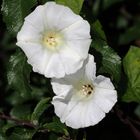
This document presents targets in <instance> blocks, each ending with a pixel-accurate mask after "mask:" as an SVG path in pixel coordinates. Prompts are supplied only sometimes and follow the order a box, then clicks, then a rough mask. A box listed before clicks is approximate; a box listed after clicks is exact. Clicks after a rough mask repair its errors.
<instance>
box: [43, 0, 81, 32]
mask: <svg viewBox="0 0 140 140" xmlns="http://www.w3.org/2000/svg"><path fill="white" fill-rule="evenodd" d="M48 11H49V12H48ZM45 17H46V20H45V21H46V24H47V25H48V26H49V28H50V29H57V30H62V29H64V28H66V27H68V26H70V25H71V24H73V23H75V22H76V21H78V20H81V19H82V18H81V17H80V16H79V15H76V14H74V13H73V12H72V10H71V9H70V8H68V7H66V6H63V5H59V4H55V3H54V2H47V3H46V5H45Z"/></svg>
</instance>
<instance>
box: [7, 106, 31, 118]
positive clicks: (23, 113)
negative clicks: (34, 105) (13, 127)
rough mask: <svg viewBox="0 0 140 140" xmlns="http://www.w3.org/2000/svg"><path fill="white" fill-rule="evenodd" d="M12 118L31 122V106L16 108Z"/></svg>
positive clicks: (12, 111) (12, 112) (11, 113)
mask: <svg viewBox="0 0 140 140" xmlns="http://www.w3.org/2000/svg"><path fill="white" fill-rule="evenodd" d="M10 115H11V117H13V118H17V119H22V120H30V117H31V106H30V105H18V106H15V107H14V108H13V109H12V110H11V112H10Z"/></svg>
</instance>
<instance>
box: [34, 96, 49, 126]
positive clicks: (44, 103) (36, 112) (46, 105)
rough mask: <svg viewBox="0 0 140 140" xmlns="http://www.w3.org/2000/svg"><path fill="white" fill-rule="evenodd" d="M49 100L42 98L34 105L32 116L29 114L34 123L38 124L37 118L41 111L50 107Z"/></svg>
mask: <svg viewBox="0 0 140 140" xmlns="http://www.w3.org/2000/svg"><path fill="white" fill-rule="evenodd" d="M49 100H50V98H45V99H42V100H41V101H40V102H39V103H38V104H37V105H36V107H35V109H34V111H33V113H32V116H31V121H32V122H33V123H34V124H38V120H39V118H40V116H41V115H42V113H43V112H44V111H45V110H46V109H48V108H49V107H50V104H49V103H48V102H49Z"/></svg>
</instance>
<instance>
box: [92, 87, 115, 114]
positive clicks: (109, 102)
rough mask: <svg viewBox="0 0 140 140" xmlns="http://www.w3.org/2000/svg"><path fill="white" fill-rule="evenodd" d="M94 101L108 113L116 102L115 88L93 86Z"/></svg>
mask: <svg viewBox="0 0 140 140" xmlns="http://www.w3.org/2000/svg"><path fill="white" fill-rule="evenodd" d="M94 101H95V103H96V104H97V105H98V106H99V107H100V108H101V109H102V110H103V111H104V112H105V113H108V112H109V111H110V110H111V109H112V107H113V106H114V105H115V103H116V102H117V92H116V90H110V89H103V88H95V92H94Z"/></svg>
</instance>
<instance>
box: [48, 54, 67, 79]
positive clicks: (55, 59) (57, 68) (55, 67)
mask: <svg viewBox="0 0 140 140" xmlns="http://www.w3.org/2000/svg"><path fill="white" fill-rule="evenodd" d="M64 75H65V69H64V66H63V64H62V62H61V58H60V55H59V54H58V53H54V54H53V55H52V57H51V59H50V60H49V63H48V64H47V66H46V70H45V76H46V77H49V78H52V77H56V78H62V77H64Z"/></svg>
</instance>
